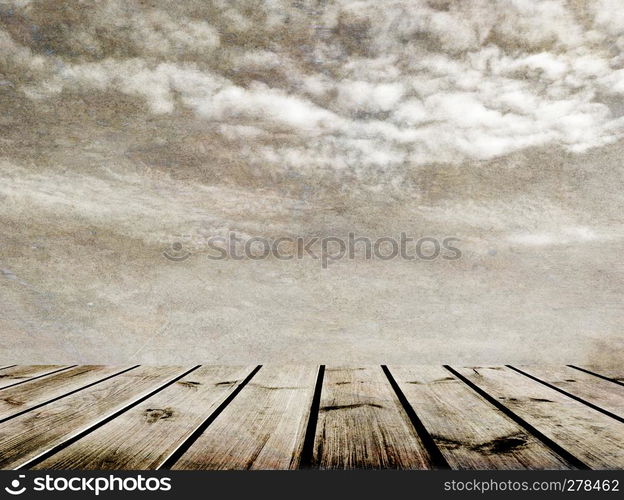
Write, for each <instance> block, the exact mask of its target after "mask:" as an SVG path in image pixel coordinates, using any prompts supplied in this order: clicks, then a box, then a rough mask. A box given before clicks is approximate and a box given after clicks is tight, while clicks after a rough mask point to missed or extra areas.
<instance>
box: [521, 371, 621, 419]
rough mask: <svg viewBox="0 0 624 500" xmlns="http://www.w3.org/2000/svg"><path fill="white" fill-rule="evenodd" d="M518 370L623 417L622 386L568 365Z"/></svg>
mask: <svg viewBox="0 0 624 500" xmlns="http://www.w3.org/2000/svg"><path fill="white" fill-rule="evenodd" d="M517 368H518V369H519V370H522V371H523V372H525V373H527V374H529V375H532V376H534V377H536V378H538V379H540V380H542V381H544V382H546V383H548V384H551V385H553V386H555V387H557V388H559V389H561V390H563V391H565V392H567V393H569V394H572V395H573V396H576V397H578V398H581V399H583V400H585V401H587V402H589V403H590V404H593V405H596V406H597V407H599V408H602V409H603V410H606V411H607V412H610V413H612V414H614V415H616V416H618V417H620V418H624V386H621V385H618V384H614V383H613V382H609V381H607V380H604V379H601V378H598V377H595V376H594V375H590V374H588V373H585V372H582V371H579V370H575V369H574V368H570V367H569V366H532V365H531V366H518V367H517Z"/></svg>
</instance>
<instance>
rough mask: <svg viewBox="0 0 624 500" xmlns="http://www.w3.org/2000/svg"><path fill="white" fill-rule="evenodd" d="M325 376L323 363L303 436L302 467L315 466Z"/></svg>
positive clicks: (300, 464)
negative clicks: (315, 447) (315, 446)
mask: <svg viewBox="0 0 624 500" xmlns="http://www.w3.org/2000/svg"><path fill="white" fill-rule="evenodd" d="M324 377H325V365H321V366H319V370H318V375H317V376H316V384H315V385H314V395H313V396H312V404H311V405H310V413H309V416H308V425H307V427H306V431H305V436H304V438H303V447H302V448H301V461H300V463H299V467H300V468H301V469H310V468H312V467H313V466H314V440H315V437H316V426H317V424H318V416H319V411H320V408H321V392H322V391H323V379H324Z"/></svg>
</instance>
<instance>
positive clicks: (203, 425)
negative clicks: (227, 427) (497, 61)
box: [156, 365, 262, 470]
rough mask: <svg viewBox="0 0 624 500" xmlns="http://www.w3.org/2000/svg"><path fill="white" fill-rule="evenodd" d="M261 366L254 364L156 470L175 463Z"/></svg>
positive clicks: (165, 468)
mask: <svg viewBox="0 0 624 500" xmlns="http://www.w3.org/2000/svg"><path fill="white" fill-rule="evenodd" d="M260 368H262V365H258V366H256V367H255V368H254V369H253V370H252V371H251V373H250V374H249V375H247V377H246V378H245V380H243V381H242V382H241V383H240V384H238V386H237V387H236V389H234V390H233V391H232V392H231V393H230V395H229V396H228V397H227V398H225V400H224V401H223V402H222V403H221V404H220V405H219V407H218V408H217V409H216V410H214V411H213V412H212V413H211V414H210V415H209V416H208V417H207V418H206V420H204V421H203V422H202V423H201V424H199V426H197V428H196V429H195V430H194V431H193V432H192V433H191V435H190V436H189V437H187V438H186V439H185V440H184V442H183V443H182V444H181V445H180V446H178V447H177V448H176V449H175V450H174V451H173V452H172V453H171V454H170V455H169V457H168V458H167V459H165V460H164V461H163V463H162V464H160V465H159V466H158V467H156V470H169V469H171V467H173V466H174V465H175V463H176V462H177V461H178V460H180V458H181V457H182V455H184V454H185V453H186V452H187V451H188V449H189V448H190V447H191V446H192V445H193V443H194V442H195V441H197V439H198V438H199V437H200V436H201V435H202V434H203V433H204V431H205V430H206V429H207V428H208V426H209V425H210V424H211V423H212V422H214V421H215V419H216V418H217V417H218V416H219V415H220V414H221V412H223V410H225V408H226V407H227V406H228V405H229V404H230V403H231V402H232V401H233V400H234V398H235V397H236V396H237V395H238V393H239V392H240V391H242V390H243V387H245V386H246V385H247V384H248V383H249V381H250V380H251V379H252V378H253V377H254V375H255V374H256V373H258V371H259V370H260Z"/></svg>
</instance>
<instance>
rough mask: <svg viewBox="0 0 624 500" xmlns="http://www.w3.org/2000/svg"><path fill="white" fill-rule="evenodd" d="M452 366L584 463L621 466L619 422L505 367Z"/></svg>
mask: <svg viewBox="0 0 624 500" xmlns="http://www.w3.org/2000/svg"><path fill="white" fill-rule="evenodd" d="M454 368H455V369H456V370H457V371H458V372H459V373H460V374H462V375H463V376H465V377H466V378H467V379H469V380H470V381H472V382H473V383H474V384H475V385H477V386H478V387H480V388H481V389H482V390H484V391H485V392H487V393H488V394H490V395H491V396H493V397H494V398H496V399H498V400H499V401H500V403H501V404H503V405H505V406H506V407H507V408H509V409H510V410H511V411H512V412H514V413H515V414H516V415H518V416H519V417H521V418H522V419H524V420H525V421H526V422H527V423H529V424H530V425H532V426H533V427H535V428H536V429H537V430H538V431H540V432H541V433H543V434H544V435H545V436H547V437H548V438H550V439H552V440H553V441H555V442H556V443H558V444H559V445H560V446H562V447H563V448H564V449H565V450H567V451H568V452H569V453H571V454H572V455H574V456H575V457H577V458H578V459H580V460H581V461H583V462H584V463H585V464H586V465H588V466H589V467H591V468H593V469H621V468H623V467H624V446H623V445H622V436H623V435H624V424H622V423H621V422H618V421H617V420H614V419H613V418H611V417H608V416H606V415H604V414H602V413H599V412H597V411H595V410H592V409H591V408H589V407H587V406H586V405H584V404H583V403H579V402H578V401H575V400H573V399H571V398H569V397H567V396H565V395H563V394H561V393H559V392H557V391H555V390H553V389H550V388H548V387H545V386H544V385H542V384H540V383H538V382H535V381H533V380H531V379H529V378H527V377H525V376H523V375H521V374H519V373H517V372H514V371H513V370H511V369H509V368H506V367H475V368H456V367H454Z"/></svg>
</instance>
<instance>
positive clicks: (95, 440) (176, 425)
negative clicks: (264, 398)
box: [34, 366, 253, 470]
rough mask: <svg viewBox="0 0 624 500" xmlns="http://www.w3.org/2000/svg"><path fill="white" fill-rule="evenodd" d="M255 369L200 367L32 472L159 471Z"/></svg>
mask: <svg viewBox="0 0 624 500" xmlns="http://www.w3.org/2000/svg"><path fill="white" fill-rule="evenodd" d="M252 369H253V367H251V368H245V367H236V366H230V367H219V366H206V367H201V368H199V369H197V370H195V371H193V372H191V373H190V374H189V375H187V376H185V377H183V378H182V379H180V380H178V381H177V382H176V383H175V384H172V385H170V386H169V387H167V388H165V389H163V390H162V391H160V392H158V393H157V394H155V395H154V396H152V397H150V398H148V399H147V400H145V401H144V402H143V403H140V404H138V405H137V406H135V407H133V408H131V409H130V410H128V411H127V412H125V413H123V414H121V415H119V416H118V417H116V418H115V419H113V420H112V421H110V422H108V423H107V424H105V425H103V426H102V427H100V428H98V429H96V430H95V431H94V432H92V433H90V434H88V435H87V436H85V437H83V438H82V439H80V440H78V441H76V442H75V443H73V444H71V445H70V446H68V447H67V448H65V449H63V450H61V451H60V452H59V453H56V454H54V455H52V456H51V457H50V458H48V459H47V460H44V461H43V462H41V463H40V464H38V465H37V466H36V467H34V468H35V469H126V470H127V469H132V470H148V469H157V468H158V467H159V466H161V465H162V463H163V462H164V461H165V460H166V458H167V457H168V456H169V455H170V454H171V453H172V452H173V451H174V450H176V449H177V448H178V447H179V446H180V445H181V444H182V443H183V442H184V441H185V440H186V439H187V438H188V437H189V436H190V435H191V433H192V432H193V431H194V430H195V429H196V428H197V427H198V426H199V425H200V424H201V423H202V422H203V421H204V420H205V419H206V418H207V417H208V416H209V415H210V414H211V413H212V412H213V411H214V410H215V409H216V408H217V407H218V406H219V405H220V404H221V403H222V402H223V401H224V400H225V399H226V398H227V397H228V395H229V394H230V393H231V392H232V391H233V390H234V389H235V388H236V387H237V386H238V384H239V383H240V382H241V381H242V380H244V379H245V377H246V376H247V375H249V373H250V372H251V371H252Z"/></svg>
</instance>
